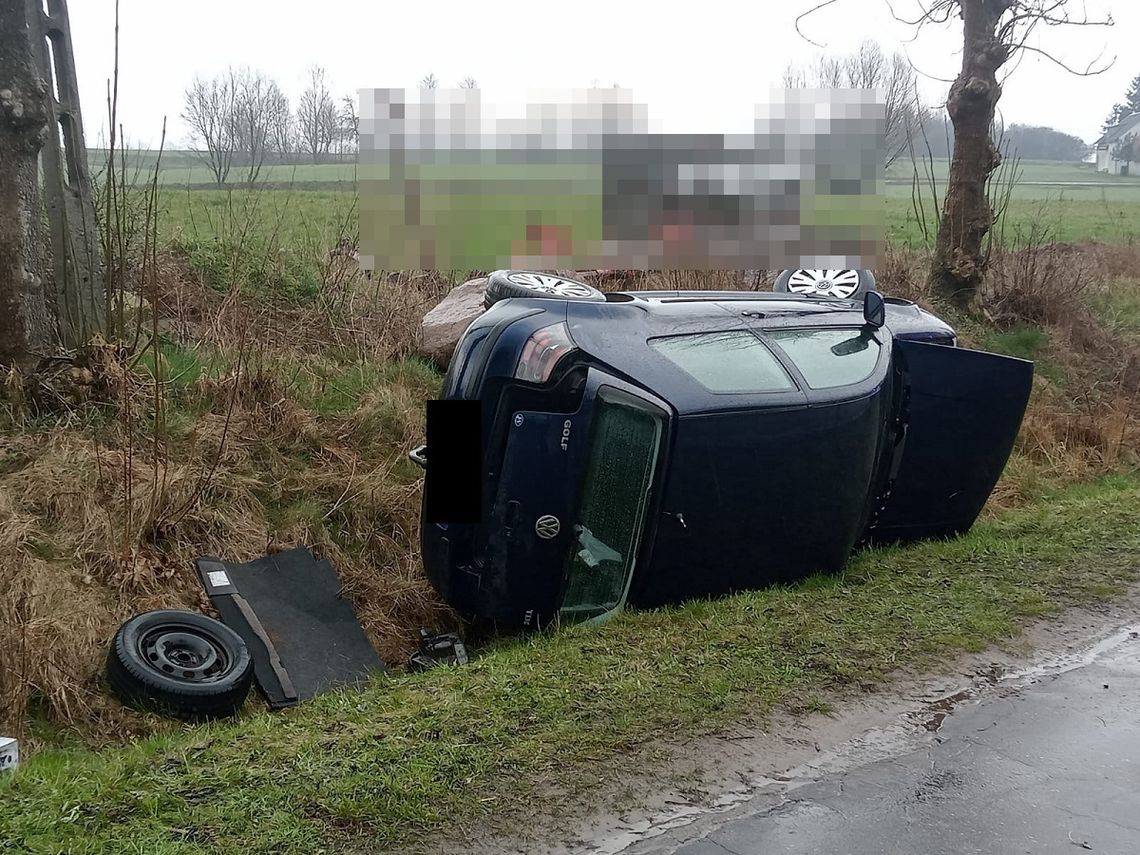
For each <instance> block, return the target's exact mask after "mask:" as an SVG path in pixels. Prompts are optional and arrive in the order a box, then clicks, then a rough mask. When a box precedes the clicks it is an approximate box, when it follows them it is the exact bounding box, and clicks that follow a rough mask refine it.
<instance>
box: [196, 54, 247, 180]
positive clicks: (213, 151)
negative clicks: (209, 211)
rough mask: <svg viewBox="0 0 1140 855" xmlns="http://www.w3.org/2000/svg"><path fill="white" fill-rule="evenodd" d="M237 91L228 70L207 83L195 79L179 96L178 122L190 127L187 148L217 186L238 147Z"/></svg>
mask: <svg viewBox="0 0 1140 855" xmlns="http://www.w3.org/2000/svg"><path fill="white" fill-rule="evenodd" d="M237 90H238V81H237V75H236V73H235V72H234V71H233V70H232V69H230V70H229V71H226V72H225V73H223V74H220V75H218V76H217V77H214V78H212V79H210V80H203V79H202V78H200V77H195V78H194V82H193V83H191V84H190V86H189V88H187V90H186V92H185V94H184V95H183V109H182V120H183V121H184V122H186V124H187V125H189V127H190V142H191V146H192V147H196V150H197V151H199V152H200V153H201V154H202V157H203V159H204V160H205V161H206V165H207V166H209V168H210V172H212V173H213V174H214V180H215V181H216V182H217V183H218V184H219V185H221V184H225V183H226V179H227V178H228V177H229V174H230V167H231V166H232V165H233V161H234V153H235V152H236V151H237V147H238V141H239V134H238V127H237V110H236V107H237ZM202 148H204V149H205V151H203V150H202Z"/></svg>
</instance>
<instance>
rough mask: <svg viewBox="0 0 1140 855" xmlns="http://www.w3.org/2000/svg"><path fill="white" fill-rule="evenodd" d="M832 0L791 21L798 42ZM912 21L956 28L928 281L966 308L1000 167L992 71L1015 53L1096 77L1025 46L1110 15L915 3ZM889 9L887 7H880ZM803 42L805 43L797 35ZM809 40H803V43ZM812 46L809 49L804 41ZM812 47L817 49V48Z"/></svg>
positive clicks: (1060, 5)
mask: <svg viewBox="0 0 1140 855" xmlns="http://www.w3.org/2000/svg"><path fill="white" fill-rule="evenodd" d="M836 2H838V0H822V2H818V3H816V5H814V6H813V7H812V8H811V9H809V10H807V11H806V12H804V13H802V14H801V15H800V16H799V17H798V18H796V30H797V31H798V32H799V33H800V35H801V36H803V31H802V30H801V29H800V23H801V22H802V21H803V19H804V18H805V17H806V16H808V15H810V14H812V13H813V12H816V11H818V10H820V9H823V8H825V7H827V6H832V5H834V4H835V3H836ZM915 2H916V3H917V4H918V8H919V11H918V12H917V13H916V14H915V16H914V17H913V18H910V19H908V18H905V17H902V16H899V15H898V14H896V13H895V12H894V8H893V7H891V9H892V14H894V15H895V17H896V18H897V19H898V20H900V21H902V22H903V23H906V24H908V25H911V26H913V27H915V28H916V32H917V31H918V30H921V28H922V27H924V26H926V25H929V24H945V23H948V22H949V21H950V20H951V18H957V19H961V21H962V36H963V39H962V41H963V44H962V68H961V71H959V73H958V76H957V78H956V79H955V80H954V83H953V84H952V85H951V87H950V93H949V95H948V97H947V99H946V111H947V113H949V114H950V121H951V123H952V124H953V127H954V152H953V154H952V156H951V158H950V176H949V181H948V183H947V187H946V195H945V197H944V199H943V205H942V218H941V220H940V221H939V225H938V238H937V240H936V242H935V249H934V258H933V260H932V262H931V270H930V281H931V285H932V286H933V287H934V289H935V290H936V291H937V292H939V293H940V294H942V295H943V296H944V297H947V298H948V299H950V300H952V301H954V302H956V303H958V304H959V305H962V306H966V305H968V304H970V302H971V301H972V299H973V297H974V294H975V293H976V292H977V289H978V285H979V284H981V281H982V277H983V275H984V273H985V266H986V254H985V238H986V234H987V233H988V232H989V230H990V228H991V227H992V226H993V224H994V211H993V208H992V206H991V205H990V201H989V199H988V198H987V193H986V184H987V182H988V180H989V178H990V176H991V175H992V174H993V172H994V170H995V169H997V167H998V164H1000V163H1001V156H1000V154H999V153H998V149H997V146H996V145H994V140H993V136H992V129H993V124H994V115H995V112H996V108H997V102H998V99H999V98H1000V97H1001V82H999V80H998V72H999V71H1000V70H1001V68H1002V66H1004V65H1005V64H1006V62H1008V61H1009V59H1010V58H1011V57H1013V56H1014V55H1016V54H1019V53H1022V52H1025V51H1028V52H1031V53H1037V54H1040V55H1042V56H1044V57H1046V58H1047V59H1049V60H1051V61H1052V62H1054V63H1056V64H1057V65H1059V66H1061V67H1062V68H1064V69H1066V70H1067V71H1070V72H1072V73H1074V74H1079V75H1089V74H1099V73H1100V72H1102V71H1104V70H1105V69H1106V68H1108V65H1110V64H1111V63H1109V64H1106V65H1102V66H1100V67H1097V66H1096V62H1097V61H1099V57H1098V59H1097V60H1094V61H1093V62H1091V63H1089V64H1088V65H1087V66H1086V67H1085V68H1084V69H1076V68H1072V67H1070V66H1069V65H1067V64H1065V63H1064V62H1062V61H1061V60H1059V59H1057V58H1056V57H1055V56H1053V55H1052V54H1051V53H1049V52H1048V51H1047V50H1045V49H1044V48H1041V47H1038V46H1037V45H1036V44H1032V45H1031V44H1029V43H1028V41H1029V38H1030V36H1031V35H1032V34H1033V33H1034V32H1036V31H1037V30H1038V29H1039V28H1040V27H1065V26H1109V25H1111V24H1112V18H1111V16H1106V17H1105V18H1104V19H1096V20H1094V19H1090V18H1089V17H1088V15H1087V13H1086V12H1085V11H1084V9H1083V4H1080V6H1081V11H1080V12H1079V13H1071V12H1070V8H1071V7H1077V6H1078V4H1077V3H1076V2H1070V0H915ZM888 5H889V0H888ZM804 38H805V39H806V38H807V37H806V36H804ZM808 41H810V39H808ZM812 43H813V44H815V43H814V42H812ZM817 46H819V45H817Z"/></svg>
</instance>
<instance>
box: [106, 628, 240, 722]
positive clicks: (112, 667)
mask: <svg viewBox="0 0 1140 855" xmlns="http://www.w3.org/2000/svg"><path fill="white" fill-rule="evenodd" d="M107 682H108V683H109V684H110V687H111V690H112V691H113V692H114V693H115V694H116V695H117V696H118V697H119V699H120V700H122V701H123V703H125V704H127V705H128V706H132V707H135V708H136V709H142V710H148V711H153V712H159V713H162V714H164V715H169V716H172V717H174V718H181V719H186V720H190V721H200V720H204V719H210V718H221V717H224V716H230V715H233V714H234V713H236V712H237V711H238V709H239V708H240V707H241V705H242V704H243V703H244V702H245V699H246V696H247V695H248V694H249V688H250V686H251V685H252V684H253V659H252V658H251V657H250V654H249V648H247V647H246V644H245V642H244V641H242V639H241V637H240V636H239V635H238V634H237V633H236V632H234V631H233V630H232V629H230V628H229V627H228V626H226V625H225V624H223V623H219V622H218V621H216V620H214V619H213V618H208V617H206V616H205V615H202V614H198V613H197V612H188V611H154V612H144V613H143V614H141V615H136V616H135V617H133V618H131V619H130V620H129V621H127V622H126V623H124V624H123V625H122V626H121V627H120V628H119V631H118V632H117V633H115V638H114V640H113V641H112V642H111V649H110V650H109V651H108V653H107Z"/></svg>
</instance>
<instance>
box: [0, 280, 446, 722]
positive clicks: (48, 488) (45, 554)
mask: <svg viewBox="0 0 1140 855" xmlns="http://www.w3.org/2000/svg"><path fill="white" fill-rule="evenodd" d="M397 284H398V283H385V284H384V287H385V288H389V289H393V288H394V287H395V286H396V285H397ZM405 284H406V283H405ZM171 285H172V288H171V289H170V290H168V291H166V292H165V293H164V295H163V303H165V304H166V305H181V306H182V307H183V308H184V311H183V312H181V313H180V312H174V311H170V312H168V313H164V316H163V319H162V320H163V324H164V326H165V328H166V329H167V330H169V331H171V333H172V334H173V331H175V330H178V331H181V332H182V333H185V334H187V335H190V336H191V338H190V339H188V340H183V341H184V345H183V348H182V350H183V352H188V353H191V354H193V353H195V352H197V353H198V354H201V355H202V358H201V361H202V366H201V367H202V370H201V376H198V377H195V378H187V377H182V378H178V377H176V376H175V374H174V369H173V367H172V366H171V365H169V364H167V362H168V360H167V359H166V358H165V357H163V358H162V359H160V364H162V365H163V366H164V368H163V369H160V371H159V372H158V376H159V377H160V378H162V379H161V382H160V383H159V391H160V393H161V395H160V399H159V401H160V403H159V406H160V408H161V412H162V418H163V424H164V426H163V427H160V429H158V430H155V427H154V425H155V422H154V412H155V394H154V393H155V382H154V379H153V376H152V373H151V371H150V370H149V369H148V368H147V367H146V366H147V363H146V362H145V361H142V362H138V363H136V364H134V365H133V367H132V365H131V363H132V361H133V359H134V357H132V356H128V355H127V354H125V353H118V352H116V351H114V350H113V349H110V348H107V347H106V346H103V347H100V348H96V349H95V353H96V354H97V355H98V357H99V358H98V359H85V358H83V357H84V354H80V355H79V358H77V359H76V360H75V361H74V363H69V368H68V369H67V370H66V371H64V372H57V373H60V375H61V376H64V375H66V376H67V377H68V378H70V379H74V377H75V376H79V377H80V380H79V381H78V382H76V383H72V384H71V385H69V386H66V388H67V389H71V388H72V387H73V386H78V387H80V388H82V387H84V385H85V387H86V389H87V390H88V391H89V392H90V394H86V395H82V394H80V395H77V394H74V393H69V394H68V395H66V396H65V395H61V394H57V393H56V387H57V385H58V383H57V382H56V381H55V380H54V379H53V378H52V377H48V378H47V380H46V381H45V382H43V383H40V384H39V385H41V386H44V387H45V388H44V389H43V390H41V391H40V392H38V393H37V395H38V397H39V398H40V399H42V402H43V403H41V405H39V406H36V405H35V401H33V400H32V398H33V397H34V396H29V395H25V394H21V395H19V396H16V395H9V396H8V398H7V404H6V406H5V408H4V410H3V413H2V414H0V418H3V419H4V420H6V422H7V425H6V427H8V428H11V429H10V430H5V432H4V433H3V434H0V554H3V555H4V556H5V562H4V567H3V572H2V573H0V729H3V730H4V731H5V732H17V733H19V732H21V731H22V730H23V725H24V723H25V718H24V717H25V712H26V710H27V709H28V706H29V702H36V703H37V704H38V705H39V706H40V707H41V708H42V710H43V711H44V713H46V715H47V716H48V717H50V718H51V719H52V720H54V721H56V722H59V723H62V724H76V725H80V726H81V729H82V731H83V732H84V734H85V735H86V736H87V737H89V738H93V739H97V740H98V739H104V738H114V737H115V736H117V735H119V734H122V733H123V732H136V731H138V730H140V729H144V728H148V727H150V726H152V725H153V723H152V722H147V721H145V720H144V719H142V718H139V717H136V716H134V715H133V714H130V713H127V712H125V711H124V710H122V709H121V708H120V707H119V706H118V705H117V704H114V703H113V702H110V701H109V700H107V699H106V698H105V696H104V695H103V693H102V691H101V687H100V684H99V679H100V678H99V675H100V671H101V665H102V660H103V657H104V655H105V649H106V644H107V642H108V640H109V639H110V637H111V635H112V634H113V633H114V631H115V629H116V627H117V626H118V624H119V623H120V622H122V621H123V620H125V619H126V618H128V617H129V616H131V615H132V614H135V613H138V612H140V611H144V610H147V609H151V608H162V607H170V608H208V603H207V602H206V601H205V599H204V597H203V595H202V594H201V592H200V585H199V583H198V581H197V579H196V576H195V574H194V572H193V568H192V563H191V562H192V560H193V559H194V558H195V557H197V556H200V555H219V556H223V557H224V558H226V559H227V560H234V561H243V560H250V559H253V558H255V557H258V556H260V555H262V554H264V553H265V552H266V551H273V550H277V549H283V548H288V547H291V546H296V545H308V546H311V547H313V548H314V549H315V550H317V551H318V552H320V553H322V554H324V555H325V556H327V557H328V558H330V559H331V561H332V562H333V565H334V566H335V567H336V568H337V571H338V573H339V575H340V578H341V580H342V582H343V583H344V587H345V590H346V592H347V594H348V595H349V597H350V599H351V601H352V603H353V605H354V607H355V608H356V610H357V613H358V615H359V616H360V619H361V622H362V624H363V625H364V628H365V630H366V632H367V633H368V634H369V636H370V638H371V639H372V641H373V643H374V644H375V645H376V647H377V649H378V651H379V652H380V654H381V656H382V657H383V658H385V659H386V660H388V661H391V662H393V663H399V662H400V661H402V660H404V659H405V658H406V656H407V655H408V654H409V653H410V652H411V650H412V647H413V645H414V635H413V633H414V629H415V628H416V627H418V626H420V625H434V626H452V625H453V618H452V616H451V614H450V612H449V611H448V610H447V609H446V608H444V607H443V606H442V605H441V604H440V603H439V601H438V599H437V598H436V597H435V596H434V595H433V594H432V593H431V591H430V588H429V586H428V584H427V583H426V580H424V578H423V576H422V574H421V573H420V570H419V564H418V550H417V541H418V511H419V484H418V481H417V479H416V473H415V471H414V470H413V469H411V468H410V467H409V465H408V464H407V462H406V461H405V460H404V454H405V452H406V450H407V449H408V448H409V447H411V446H413V445H414V444H416V443H417V442H419V441H420V440H421V438H422V436H423V423H422V418H423V401H424V399H426V398H428V397H430V396H431V394H433V391H434V386H435V383H436V380H435V377H434V375H432V374H431V372H430V371H428V370H427V369H424V368H422V367H420V366H417V365H415V364H404V365H402V364H401V363H398V362H391V361H389V362H387V363H386V364H385V365H384V366H383V367H382V368H376V366H377V365H378V364H379V363H378V362H377V361H375V360H380V359H389V358H392V357H399V356H402V355H405V354H407V353H409V352H410V350H411V347H412V344H413V342H414V328H413V327H412V325H411V324H410V323H409V322H408V321H407V320H406V318H409V317H410V315H409V314H408V312H409V311H410V310H409V309H408V308H406V306H402V307H397V308H393V307H391V306H389V305H387V304H388V303H391V302H393V301H394V300H395V298H396V296H397V295H396V293H395V291H393V292H392V295H391V296H388V295H385V294H383V293H381V294H380V295H379V296H377V297H374V298H373V299H372V301H371V302H372V305H370V307H369V310H368V311H364V310H363V309H360V308H359V306H358V309H357V311H358V312H359V314H358V315H357V316H355V317H354V319H353V320H354V326H352V327H350V328H348V332H345V331H344V329H343V328H342V329H341V330H340V331H339V334H340V335H342V336H343V337H342V338H339V339H338V338H337V335H338V331H336V330H332V329H330V327H332V326H333V325H334V324H336V323H338V322H339V320H340V319H342V318H343V317H344V316H343V315H340V316H337V315H335V314H334V313H332V312H329V311H327V310H326V311H324V312H321V313H319V317H316V318H307V319H301V318H299V317H297V315H298V314H300V313H299V312H298V311H294V312H293V313H292V314H288V315H287V314H285V312H284V311H282V310H280V309H276V310H275V309H267V308H265V307H264V306H259V305H257V304H255V303H252V302H251V301H249V300H243V299H232V298H226V299H223V300H219V299H218V298H217V295H213V294H209V293H202V292H198V293H194V291H193V282H192V281H186V280H183V279H180V278H174V279H173V281H172V282H171ZM412 289H414V286H412V288H405V290H404V291H403V294H404V295H405V296H409V297H413V299H408V300H407V303H408V304H412V305H414V304H415V303H417V302H422V303H424V304H426V303H430V302H431V301H432V300H433V299H434V298H435V294H434V293H432V292H430V291H427V289H424V290H425V293H422V294H409V291H410V290H412ZM168 299H169V303H167V302H166V301H167V300H168ZM354 299H355V298H354ZM361 299H362V298H361ZM191 301H193V302H191ZM188 305H193V306H195V309H194V311H189V310H185V307H187V306H188ZM205 307H209V308H205ZM160 311H161V310H160ZM195 312H197V313H198V315H197V317H195ZM211 312H212V313H213V317H212V318H211V317H210V313H211ZM313 314H317V313H313ZM289 318H293V319H295V320H298V321H302V320H303V323H298V324H297V326H296V327H291V326H290V325H289V320H288V319H289ZM377 318H379V319H381V320H383V319H388V321H389V323H388V325H387V326H385V325H383V324H380V325H373V324H372V323H371V322H372V320H374V319H377ZM392 319H398V320H396V321H393V320H392ZM400 319H402V320H400ZM417 321H418V318H417ZM275 325H276V326H275ZM322 327H323V329H322ZM254 330H257V331H259V332H258V334H256V335H255V334H254V332H253V331H254ZM266 330H268V331H269V333H268V334H267V333H266V332H265V331H266ZM275 331H279V332H278V334H279V335H280V336H282V337H280V338H278V337H276V336H275V335H273V334H272V333H273V332H275ZM330 340H331V341H333V342H342V344H341V345H340V346H337V344H333V345H329V344H327V342H329V341H330ZM321 341H324V342H325V343H326V344H325V349H326V350H328V351H331V354H330V353H319V352H317V350H316V349H315V347H316V343H317V342H321ZM223 342H225V344H224V345H223V344H222V343H223ZM206 353H209V358H208V359H207V358H206V357H205V356H204V354H206ZM373 354H375V359H372V355H373ZM144 355H146V354H145V353H144ZM355 371H359V372H362V374H361V376H362V377H364V376H365V375H367V378H368V379H367V380H363V379H362V380H355V381H354V380H353V378H354V376H355V375H354V372H355ZM376 372H381V373H376ZM374 375H375V376H374ZM84 377H85V379H86V384H84V382H83V378H84ZM373 380H375V385H370V382H371V381H373ZM353 382H355V383H356V386H354V387H353V388H352V389H350V390H348V391H347V392H346V393H345V394H344V395H340V394H339V393H337V392H336V388H335V387H336V386H337V384H344V383H353ZM357 387H359V388H357ZM13 388H14V386H13ZM30 388H37V387H30ZM92 390H94V391H92Z"/></svg>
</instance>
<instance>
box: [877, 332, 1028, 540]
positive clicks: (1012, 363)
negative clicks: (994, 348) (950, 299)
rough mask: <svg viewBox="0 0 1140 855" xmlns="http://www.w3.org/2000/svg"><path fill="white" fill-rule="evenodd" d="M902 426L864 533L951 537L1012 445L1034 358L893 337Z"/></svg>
mask: <svg viewBox="0 0 1140 855" xmlns="http://www.w3.org/2000/svg"><path fill="white" fill-rule="evenodd" d="M895 353H896V357H897V358H898V359H899V360H900V366H901V368H902V370H903V384H904V390H909V393H907V392H906V391H904V403H903V407H904V411H903V420H904V425H905V427H904V432H903V433H902V437H901V440H900V443H901V447H900V448H899V449H898V452H897V453H896V458H895V465H896V466H897V469H896V472H895V475H894V479H893V486H892V487H891V490H890V493H889V495H888V496H887V499H886V501H885V503H884V505H883V508H882V510H881V512H880V513H879V514H878V516H877V517H876V518H875V519H874V521H873V523H872V525H871V527H870V528H869V529H868V532H867V539H868V540H870V541H871V542H875V543H890V542H897V541H909V540H919V539H926V538H938V537H951V536H954V535H958V534H961V533H962V532H964V531H966V530H967V529H968V528H969V527H970V526H971V525H973V523H974V520H975V519H977V517H978V514H979V513H980V512H981V510H982V506H983V505H985V503H986V499H988V498H989V495H990V492H991V491H992V490H993V488H994V485H995V484H996V483H997V480H998V478H999V477H1000V476H1001V473H1002V469H1004V468H1005V464H1006V461H1007V460H1008V459H1009V454H1010V451H1012V450H1013V443H1014V440H1015V439H1016V438H1017V431H1018V429H1019V428H1020V427H1021V419H1022V417H1023V416H1024V415H1025V407H1026V404H1028V402H1029V392H1030V389H1031V387H1032V384H1033V363H1032V362H1028V361H1026V360H1024V359H1015V358H1013V357H1009V356H998V355H997V354H993V353H983V352H981V351H977V350H965V349H963V348H959V347H949V346H946V345H938V344H926V343H923V342H918V341H905V340H902V341H899V340H896V341H895Z"/></svg>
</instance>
